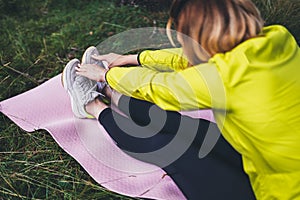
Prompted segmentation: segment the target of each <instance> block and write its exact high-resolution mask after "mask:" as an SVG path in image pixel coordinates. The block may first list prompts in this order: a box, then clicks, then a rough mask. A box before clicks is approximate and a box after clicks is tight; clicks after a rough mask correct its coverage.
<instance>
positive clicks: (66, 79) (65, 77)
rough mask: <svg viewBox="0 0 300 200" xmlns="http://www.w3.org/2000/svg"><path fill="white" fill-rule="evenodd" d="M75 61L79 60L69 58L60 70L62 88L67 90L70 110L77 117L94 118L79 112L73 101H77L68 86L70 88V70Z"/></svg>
mask: <svg viewBox="0 0 300 200" xmlns="http://www.w3.org/2000/svg"><path fill="white" fill-rule="evenodd" d="M76 63H78V64H79V63H80V61H79V60H78V59H73V60H71V61H70V62H69V63H68V64H67V66H66V67H65V68H64V70H63V72H62V76H61V81H62V85H63V87H64V89H65V90H66V91H67V92H68V94H69V96H70V97H71V98H70V99H71V107H72V111H73V113H74V115H75V116H76V117H78V118H90V119H91V118H94V117H93V116H91V115H89V114H87V113H86V114H87V115H83V114H81V112H80V110H79V109H78V107H77V106H76V105H75V103H74V101H78V100H77V99H76V98H77V97H76V95H74V94H73V93H72V89H70V87H71V88H72V74H71V73H70V72H71V71H72V68H73V67H74V65H75V64H76Z"/></svg>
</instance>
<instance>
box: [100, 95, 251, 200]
mask: <svg viewBox="0 0 300 200" xmlns="http://www.w3.org/2000/svg"><path fill="white" fill-rule="evenodd" d="M119 108H120V110H122V111H123V112H124V113H125V114H126V115H127V116H130V117H131V119H132V120H130V119H128V118H126V117H124V116H122V115H120V114H118V113H116V112H114V111H112V110H111V109H110V108H107V109H105V110H104V111H103V112H102V113H101V114H100V116H99V119H98V120H99V122H100V123H101V125H103V127H104V128H105V129H106V131H107V132H108V133H109V135H110V136H111V137H112V138H113V140H115V142H116V143H117V145H118V146H119V147H120V148H121V149H122V150H124V151H125V152H126V153H128V154H129V155H131V156H133V157H135V158H137V159H139V160H142V161H145V162H148V163H152V164H155V165H157V166H160V167H161V168H163V169H164V170H165V171H166V173H167V174H168V175H169V176H170V177H171V178H172V179H173V180H174V182H175V183H176V184H177V185H178V187H179V188H180V189H181V191H182V192H183V193H184V195H185V196H186V197H187V199H203V200H215V199H216V200H219V199H225V200H227V199H230V200H235V199H238V200H240V199H242V200H247V199H255V197H254V194H253V191H252V188H251V186H250V182H249V179H248V176H247V175H246V174H245V173H244V171H243V167H242V161H241V156H240V154H238V153H237V152H236V151H235V150H234V149H233V148H232V147H231V146H230V145H229V144H228V142H227V141H226V140H225V139H224V138H223V137H222V136H220V137H219V139H218V141H217V143H216V145H215V146H214V147H213V149H212V151H211V152H210V153H209V154H208V155H207V156H205V157H204V158H201V159H200V158H199V156H198V155H199V149H200V147H201V144H202V143H203V140H204V137H205V135H206V133H207V130H208V127H209V129H210V131H211V130H213V131H215V132H218V131H219V130H218V128H217V126H216V125H215V124H214V123H210V122H209V121H206V120H202V119H194V118H191V117H187V116H183V115H181V114H180V113H178V112H171V111H164V110H161V109H160V108H159V107H157V106H156V105H154V104H151V103H149V102H145V101H140V100H137V99H133V98H129V97H126V96H122V97H121V99H120V101H119ZM150 109H151V110H152V111H154V113H155V117H157V118H160V116H164V115H166V120H165V121H164V123H163V124H164V125H163V126H162V127H161V128H160V130H159V132H158V134H155V135H154V136H152V137H145V138H141V137H134V136H133V135H130V134H127V133H133V134H136V135H137V134H138V135H139V136H141V135H142V134H146V135H147V134H151V131H152V133H153V130H156V129H157V127H159V126H160V125H159V124H160V119H158V120H157V119H153V118H152V121H150V120H151V119H150V117H149V110H150ZM162 118H163V117H162ZM153 120H154V121H156V122H153ZM148 124H151V126H149V127H148V126H147V125H148ZM182 124H185V125H186V126H185V128H186V129H187V130H185V131H184V134H183V136H180V137H179V138H180V139H179V141H181V143H182V144H185V143H186V142H187V141H188V134H189V133H190V131H191V129H193V127H195V125H197V129H196V135H195V137H194V140H193V142H192V144H191V145H189V147H188V149H187V150H186V151H185V152H184V153H183V154H182V155H181V156H180V157H179V158H178V159H176V160H175V161H174V162H172V163H170V164H169V165H167V166H165V165H166V163H165V162H164V161H165V160H168V158H169V157H170V156H172V155H170V154H166V155H164V154H158V155H154V156H153V155H152V156H144V154H141V153H147V152H153V151H155V150H159V149H161V148H162V147H164V146H165V145H167V144H169V143H170V142H171V141H172V140H174V138H175V136H176V134H178V132H180V131H182V130H180V127H181V126H182ZM137 125H139V127H137ZM143 126H144V127H146V126H147V127H146V128H144V129H142V130H143V131H142V132H141V127H143ZM189 127H191V128H189ZM192 131H193V130H192ZM184 135H186V136H187V137H185V136H184ZM179 145H180V143H179ZM176 147H177V146H175V149H174V152H176ZM178 148H181V147H178ZM131 152H133V153H131ZM134 153H137V154H134ZM140 155H142V156H140Z"/></svg>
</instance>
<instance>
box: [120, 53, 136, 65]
mask: <svg viewBox="0 0 300 200" xmlns="http://www.w3.org/2000/svg"><path fill="white" fill-rule="evenodd" d="M122 60H123V61H122V64H123V65H138V64H139V62H138V55H137V54H130V55H124V56H123V58H122Z"/></svg>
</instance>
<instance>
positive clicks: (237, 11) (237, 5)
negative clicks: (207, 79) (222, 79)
mask: <svg viewBox="0 0 300 200" xmlns="http://www.w3.org/2000/svg"><path fill="white" fill-rule="evenodd" d="M172 23H174V25H175V29H176V31H178V32H180V33H182V35H186V36H183V37H182V43H183V49H184V50H185V53H186V54H189V55H186V56H188V57H190V58H191V59H192V60H193V61H192V62H193V64H197V62H201V61H207V60H208V59H209V58H210V57H212V56H213V55H215V54H216V53H225V52H227V51H230V50H232V49H233V48H234V47H236V46H237V45H238V44H240V43H242V42H243V41H245V40H247V39H250V38H253V37H256V36H258V34H259V33H260V32H261V30H262V27H263V24H264V21H263V19H262V18H261V15H260V12H259V11H258V9H257V8H256V6H255V5H254V4H253V3H252V1H251V0H174V1H173V4H172V6H171V10H170V18H169V21H168V24H167V30H170V29H171V26H172ZM169 34H170V33H168V35H169ZM191 39H192V40H193V41H192V40H191ZM171 41H172V40H171ZM195 42H196V43H197V45H195ZM190 62H191V61H190ZM194 62H196V63H194Z"/></svg>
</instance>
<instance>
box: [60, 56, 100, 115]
mask: <svg viewBox="0 0 300 200" xmlns="http://www.w3.org/2000/svg"><path fill="white" fill-rule="evenodd" d="M79 63H80V61H79V60H78V59H73V60H71V61H70V62H69V63H68V64H67V65H66V67H65V68H64V70H63V73H62V83H63V86H64V88H65V90H66V91H67V92H68V94H69V96H70V98H71V106H72V111H73V113H74V115H75V116H76V117H78V118H94V117H93V116H92V115H90V114H88V113H87V112H86V110H85V106H86V105H87V104H88V103H89V102H91V101H93V100H94V99H95V98H96V97H97V96H99V93H98V92H97V91H96V89H97V83H96V81H92V80H90V79H88V78H86V77H83V76H78V75H76V70H75V67H76V66H78V64H79Z"/></svg>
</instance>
